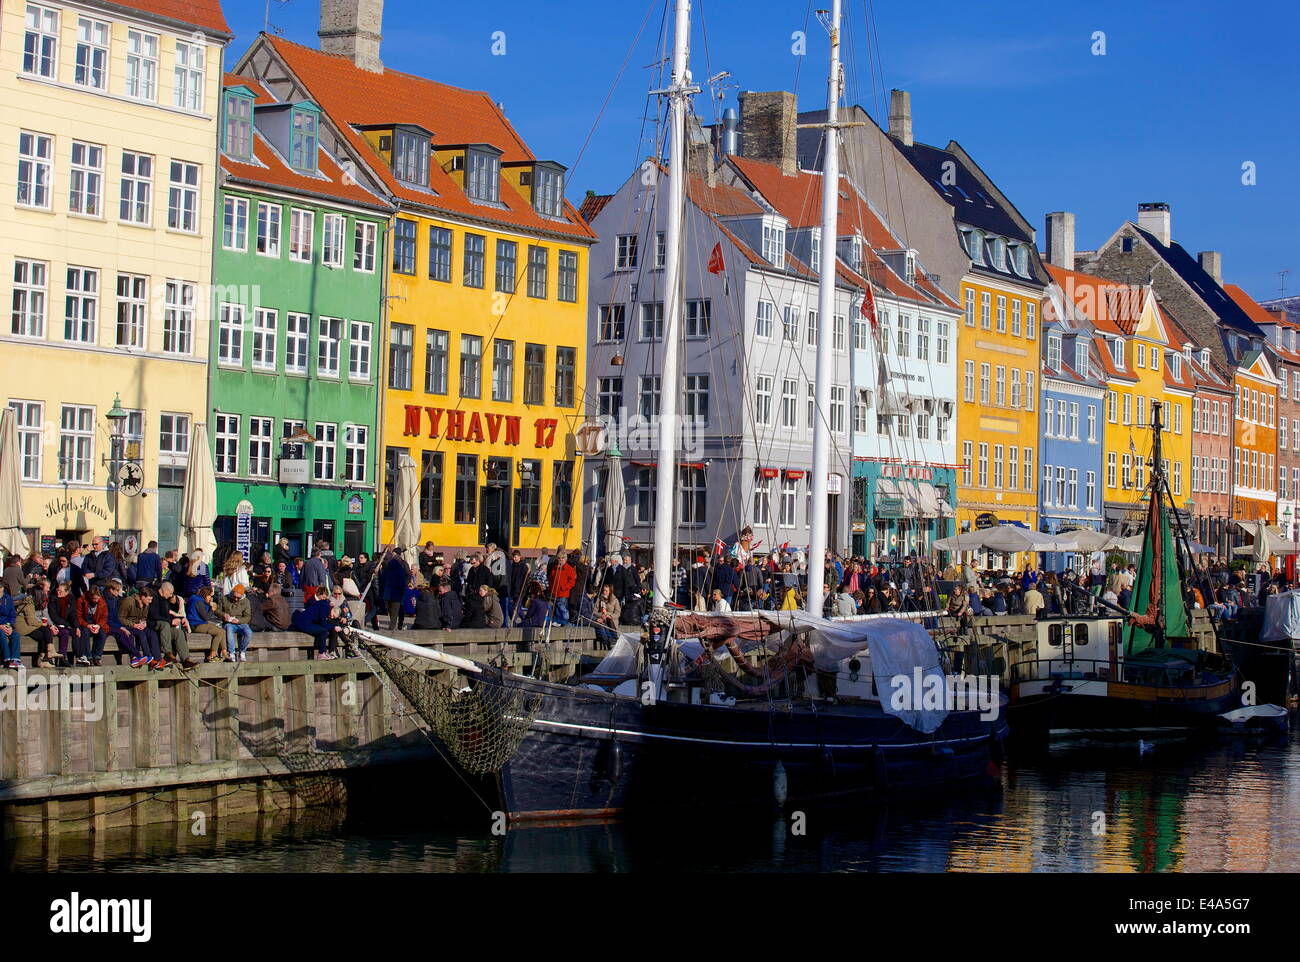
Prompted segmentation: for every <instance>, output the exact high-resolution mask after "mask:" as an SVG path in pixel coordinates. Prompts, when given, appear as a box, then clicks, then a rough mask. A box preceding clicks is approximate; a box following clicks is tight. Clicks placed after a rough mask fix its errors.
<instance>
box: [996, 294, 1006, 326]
mask: <svg viewBox="0 0 1300 962" xmlns="http://www.w3.org/2000/svg"><path fill="white" fill-rule="evenodd" d="M997 331H998V333H999V334H1005V333H1006V332H1007V299H1006V297H1005V296H1003V295H1001V294H999V295H998V327H997Z"/></svg>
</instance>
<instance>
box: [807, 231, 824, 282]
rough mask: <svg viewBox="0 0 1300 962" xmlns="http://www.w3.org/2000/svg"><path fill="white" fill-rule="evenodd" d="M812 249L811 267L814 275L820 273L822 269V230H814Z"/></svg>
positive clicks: (811, 239) (810, 256) (810, 250)
mask: <svg viewBox="0 0 1300 962" xmlns="http://www.w3.org/2000/svg"><path fill="white" fill-rule="evenodd" d="M809 239H810V242H811V247H810V249H809V261H810V263H809V266H810V267H811V268H812V271H813V273H814V274H817V273H820V272H821V269H822V235H821V231H820V230H814V231H813V232H812V234H811V236H810V238H809Z"/></svg>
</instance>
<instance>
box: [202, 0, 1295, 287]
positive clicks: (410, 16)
mask: <svg viewBox="0 0 1300 962" xmlns="http://www.w3.org/2000/svg"><path fill="white" fill-rule="evenodd" d="M666 6H667V5H666V0H654V2H650V0H604V2H599V0H565V2H564V3H556V2H536V0H533V2H527V3H525V2H519V0H491V2H487V3H478V4H465V5H461V4H440V3H439V4H435V3H432V2H430V0H387V3H386V4H385V10H384V34H385V36H384V43H383V49H382V56H383V59H384V62H385V63H386V64H387V65H389V66H391V67H393V68H395V69H398V70H406V71H409V72H412V73H422V74H425V75H427V76H430V77H433V78H435V79H437V80H440V81H443V82H446V83H455V84H458V85H461V86H465V87H471V88H475V89H482V90H486V91H488V92H490V93H491V95H492V96H493V97H494V98H495V99H496V100H498V101H500V102H502V103H503V104H504V105H505V109H506V114H507V115H508V116H509V117H510V120H511V122H512V123H513V124H514V125H515V127H516V128H517V129H518V130H519V132H520V134H521V135H522V136H523V137H524V138H525V140H527V142H528V144H529V146H530V147H531V148H532V149H533V151H534V152H535V153H536V154H537V155H538V156H540V157H545V158H548V159H554V160H557V161H559V162H561V163H563V164H566V165H568V166H570V167H571V168H573V169H572V173H571V177H570V182H569V196H570V198H571V199H573V200H575V202H576V201H578V200H580V199H581V197H582V195H583V194H584V193H585V192H586V190H587V189H588V188H590V189H594V190H596V191H598V192H608V191H610V190H613V189H615V188H616V187H617V186H618V185H619V184H620V183H621V182H622V180H623V179H624V178H625V177H626V176H627V175H628V173H629V172H630V171H631V170H632V168H633V166H634V165H635V163H636V161H637V160H638V159H639V158H641V157H644V156H645V155H646V154H647V153H648V152H649V151H650V143H649V141H648V140H647V139H643V125H642V117H643V115H644V113H645V110H646V91H647V90H649V89H652V87H654V86H655V84H656V83H657V82H658V70H657V68H651V69H647V65H650V64H653V63H655V62H656V61H657V60H658V59H659V57H660V46H659V45H660V43H661V32H660V31H661V25H662V24H663V22H664V17H665V14H664V11H665V9H666ZM816 6H829V3H828V2H826V0H820V2H818V3H815V4H810V3H808V2H807V0H805V2H803V3H800V2H797V0H729V2H724V0H696V4H695V9H694V17H695V31H694V40H693V47H692V58H693V67H694V72H695V76H696V77H697V78H703V77H706V76H709V75H711V74H714V73H717V72H718V71H721V70H727V71H730V73H731V78H730V80H727V81H724V86H722V88H721V92H722V93H723V94H724V95H725V97H726V100H725V101H723V102H722V105H721V106H734V104H735V96H736V92H737V90H738V89H752V90H774V89H787V90H788V89H796V90H797V92H798V94H799V101H800V104H801V105H803V106H807V107H812V106H814V105H820V104H821V103H822V102H824V99H825V75H826V66H825V63H826V61H825V58H826V39H825V34H824V32H823V31H822V30H821V28H820V27H819V26H818V25H817V23H816V21H815V20H810V18H809V10H811V9H813V8H814V7H816ZM1298 6H1300V5H1297V4H1295V3H1294V2H1292V0H1253V2H1250V3H1243V2H1226V0H1214V2H1208V0H1207V2H1200V3H1195V2H1188V3H1174V2H1170V3H1165V2H1153V0H1123V2H1119V0H1095V2H1092V3H1090V4H1088V5H1087V9H1079V8H1080V7H1082V5H1069V6H1068V7H1067V5H1064V4H1043V3H1040V2H1020V0H1000V2H984V3H971V2H969V0H926V2H924V3H916V2H910V3H894V2H889V0H870V2H864V0H845V3H844V10H845V17H846V20H847V33H846V43H845V54H846V76H847V87H848V94H849V99H850V100H852V101H854V102H857V103H861V104H862V105H863V106H866V107H867V108H868V109H869V110H870V111H871V112H872V113H873V115H875V116H877V117H880V118H882V119H883V113H884V111H883V110H882V107H883V106H884V105H885V104H887V102H888V95H889V90H890V88H892V87H900V88H903V89H907V90H909V91H911V94H912V112H913V118H914V129H915V136H916V138H917V140H920V141H923V142H926V143H932V144H939V145H942V144H946V143H947V142H948V141H949V140H950V139H955V140H957V141H959V142H960V143H961V144H962V145H963V146H964V147H965V148H966V149H967V150H968V151H969V152H970V153H971V155H972V156H974V157H975V159H976V160H977V161H978V162H979V163H980V164H981V166H983V167H984V169H985V170H986V171H987V172H988V173H989V175H990V176H991V177H992V178H993V180H994V181H995V182H996V183H997V184H998V186H999V187H1001V189H1002V190H1003V191H1004V193H1006V194H1007V196H1008V197H1010V198H1011V200H1012V201H1013V202H1014V203H1015V205H1016V206H1017V207H1018V208H1019V209H1020V211H1021V213H1022V214H1024V216H1025V217H1026V218H1027V219H1028V220H1029V221H1030V223H1031V224H1033V225H1034V226H1035V227H1037V228H1038V230H1039V234H1040V245H1041V244H1042V243H1043V241H1042V236H1041V235H1042V223H1043V215H1044V214H1045V213H1046V212H1048V211H1053V210H1070V211H1073V212H1074V213H1075V214H1076V217H1077V229H1078V237H1077V246H1078V247H1079V248H1080V249H1088V248H1092V247H1094V246H1096V245H1097V244H1098V243H1100V242H1102V241H1104V240H1105V239H1106V238H1107V237H1108V236H1109V235H1110V234H1111V232H1112V231H1114V230H1115V228H1117V227H1118V226H1119V224H1120V223H1121V222H1122V221H1123V220H1125V219H1127V218H1133V217H1135V216H1136V209H1137V204H1138V203H1139V202H1141V201H1166V202H1168V203H1169V204H1170V205H1171V207H1172V217H1173V230H1174V237H1175V239H1176V240H1178V241H1179V242H1180V243H1181V244H1182V245H1183V246H1184V247H1186V248H1187V249H1188V250H1189V251H1191V252H1192V253H1193V254H1195V253H1196V252H1197V251H1200V250H1219V251H1222V253H1223V269H1224V275H1225V280H1227V281H1230V282H1232V283H1236V284H1239V285H1240V286H1242V287H1243V288H1245V289H1246V290H1247V291H1248V292H1249V293H1251V294H1252V295H1254V296H1255V297H1257V298H1267V297H1272V296H1276V294H1277V292H1278V287H1279V283H1280V281H1279V277H1278V274H1277V272H1278V271H1281V270H1284V269H1290V270H1291V271H1292V272H1293V273H1291V274H1290V275H1289V276H1288V277H1287V278H1286V290H1287V293H1292V294H1294V293H1300V243H1297V241H1296V236H1297V235H1296V225H1297V224H1300V184H1298V183H1297V178H1300V165H1298V164H1297V156H1298V155H1300V125H1297V124H1296V122H1295V118H1296V110H1297V106H1298V104H1297V99H1298V98H1297V91H1300V61H1298V60H1297V58H1296V57H1295V56H1294V53H1293V51H1292V40H1293V38H1294V36H1295V35H1296V31H1297V28H1298V27H1300V13H1298V12H1297V7H1298ZM224 7H225V10H226V15H227V18H228V19H229V21H230V23H231V26H232V28H233V29H234V30H235V32H236V35H237V36H236V39H235V42H234V44H233V45H232V48H231V51H230V59H229V60H228V63H231V64H233V63H234V62H235V60H236V59H237V58H238V57H239V56H240V55H241V54H242V53H243V51H244V49H245V48H246V47H247V46H248V43H249V42H250V41H251V39H252V38H253V36H255V34H256V33H257V31H259V30H261V29H262V23H263V14H264V8H265V0H225V3H224ZM868 12H870V13H871V14H872V16H873V17H875V18H876V19H875V20H874V21H873V23H874V33H875V37H874V41H875V42H874V43H868V36H867V31H866V29H865V24H866V18H867V14H868ZM271 23H272V24H274V25H275V26H276V27H278V28H279V29H280V30H281V32H282V33H283V35H284V36H286V37H287V38H289V39H291V40H296V41H298V42H300V43H306V44H311V45H315V44H316V28H317V25H318V6H317V4H315V3H312V2H310V0H289V2H288V3H281V2H280V0H271ZM643 23H644V24H645V29H644V32H643V33H642V34H641V37H640V40H639V42H637V43H636V44H635V45H634V43H633V42H634V39H635V38H636V37H637V34H638V31H639V30H641V27H642V24H643ZM668 23H669V24H671V15H670V14H669V16H668ZM805 28H806V29H807V54H806V56H803V57H798V56H795V55H793V54H792V52H791V46H792V40H791V35H792V33H793V32H794V31H796V30H802V29H805ZM495 31H504V33H505V55H504V56H496V55H493V53H492V45H493V34H494V32H495ZM1097 31H1101V32H1103V33H1104V34H1105V55H1104V56H1097V55H1094V53H1093V48H1094V45H1095V43H1094V39H1093V37H1094V33H1095V32H1097ZM624 58H627V68H626V70H625V71H624V72H623V74H622V77H621V79H620V80H619V83H618V86H617V89H616V90H615V91H614V94H613V96H612V97H611V99H610V101H609V104H608V106H607V107H606V108H605V109H604V112H603V113H602V112H601V104H602V102H603V101H604V100H605V97H606V94H607V92H608V91H609V88H610V86H611V84H612V83H613V82H614V80H615V77H616V76H617V75H618V73H619V69H620V66H621V65H622V64H623V62H624ZM727 84H734V86H726V85H727ZM697 110H698V111H699V113H700V114H701V116H702V117H703V118H704V119H705V120H706V121H707V120H711V119H712V118H713V116H714V113H715V107H714V105H713V103H711V102H710V99H709V98H707V97H701V98H700V99H699V101H698V103H697ZM720 112H721V108H720V107H719V108H717V113H720ZM598 116H599V123H598V124H597V117H598ZM593 125H595V133H594V135H593V136H592V137H591V141H590V143H589V144H588V146H587V147H586V149H585V151H583V152H582V154H581V158H579V152H580V149H581V148H582V145H583V143H584V141H586V140H587V137H588V134H589V132H590V131H591V130H592V128H593ZM645 130H646V131H647V134H646V135H645V136H647V137H648V136H649V135H650V134H649V133H648V132H649V131H652V130H653V125H652V124H650V125H647V126H646V128H645ZM575 163H576V167H575ZM1246 163H1252V164H1253V165H1254V170H1255V178H1256V183H1255V185H1254V186H1246V185H1244V184H1243V183H1242V177H1243V170H1242V165H1243V164H1246Z"/></svg>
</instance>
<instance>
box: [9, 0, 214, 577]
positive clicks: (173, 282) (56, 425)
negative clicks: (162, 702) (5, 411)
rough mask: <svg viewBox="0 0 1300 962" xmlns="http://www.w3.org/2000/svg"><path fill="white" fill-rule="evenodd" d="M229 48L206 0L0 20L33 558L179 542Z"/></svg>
mask: <svg viewBox="0 0 1300 962" xmlns="http://www.w3.org/2000/svg"><path fill="white" fill-rule="evenodd" d="M229 39H230V32H229V28H228V27H227V25H226V22H225V19H224V17H223V15H222V12H221V7H220V5H219V4H218V3H217V2H216V0H194V2H191V3H187V4H183V5H179V4H175V3H170V2H162V0H150V2H146V0H137V2H132V3H121V4H117V3H115V4H74V3H61V2H60V3H25V4H9V5H7V6H5V7H4V9H3V11H0V74H2V75H3V79H0V88H2V89H3V96H2V97H0V100H2V102H3V104H4V106H3V107H2V108H0V111H3V123H0V151H3V153H4V156H5V157H6V158H9V160H8V161H7V162H6V163H5V164H4V165H3V168H2V169H0V170H2V172H0V196H2V197H3V201H2V202H0V203H2V204H3V206H0V218H3V222H4V230H3V231H0V235H2V237H0V259H2V260H3V263H4V268H3V269H4V271H5V275H6V277H7V279H8V281H9V284H10V298H9V302H10V303H11V304H12V313H11V319H10V322H9V323H8V324H7V325H5V327H4V329H3V330H2V331H0V340H2V341H3V342H4V344H3V348H2V349H3V352H4V357H5V371H6V376H5V389H6V392H7V401H8V403H9V404H10V406H11V407H13V409H14V411H15V414H16V416H17V424H18V435H19V445H20V450H21V465H20V474H21V479H22V486H23V497H22V520H23V523H24V525H25V527H26V528H27V529H28V531H29V533H30V535H31V536H32V538H33V541H34V546H36V547H44V548H46V549H51V548H52V547H53V545H54V544H55V543H56V542H57V541H62V540H68V539H72V538H77V539H80V540H85V539H87V538H89V537H90V536H91V535H109V536H110V537H112V538H113V539H114V540H117V541H120V542H121V543H122V544H123V546H124V548H125V549H126V550H127V551H128V553H132V552H135V551H138V550H142V549H143V546H144V545H145V544H146V543H147V542H148V541H150V540H154V539H156V540H158V541H159V542H161V543H162V544H163V545H172V546H174V545H175V543H176V540H177V528H176V515H177V513H178V509H179V505H180V493H181V489H182V486H183V484H184V480H185V474H186V469H187V466H188V462H189V446H190V437H191V431H192V428H193V426H194V424H195V423H196V422H198V421H206V420H207V416H206V413H205V411H204V407H205V401H206V397H205V393H206V392H205V390H204V388H203V386H202V385H203V384H204V382H205V375H206V365H207V357H208V325H209V316H208V298H207V293H208V290H209V287H210V285H211V279H212V277H211V275H212V244H213V214H212V212H213V207H214V203H215V198H216V192H215V184H216V163H215V159H216V155H217V117H218V115H219V112H220V104H221V96H220V91H221V75H222V56H223V49H224V46H225V44H226V43H227V42H228V41H229ZM115 401H119V403H120V410H122V411H123V412H124V414H125V417H124V418H123V419H122V420H121V421H120V422H118V423H120V425H121V427H120V433H119V434H118V439H117V440H114V432H115V428H114V426H113V422H111V421H110V420H109V419H108V418H107V415H108V414H109V412H110V410H112V409H113V408H114V404H115ZM115 413H116V412H115ZM121 462H129V463H128V464H126V465H125V467H124V466H123V464H122V463H121ZM122 472H125V473H122ZM119 477H121V478H123V479H124V483H123V485H122V488H121V490H120V491H119V490H118V489H117V478H119ZM137 482H138V483H137ZM132 492H134V494H132Z"/></svg>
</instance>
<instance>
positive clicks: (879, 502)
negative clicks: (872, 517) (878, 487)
mask: <svg viewBox="0 0 1300 962" xmlns="http://www.w3.org/2000/svg"><path fill="white" fill-rule="evenodd" d="M906 516H907V503H906V502H905V501H904V500H903V499H902V498H876V517H877V518H894V519H898V518H904V517H906Z"/></svg>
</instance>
